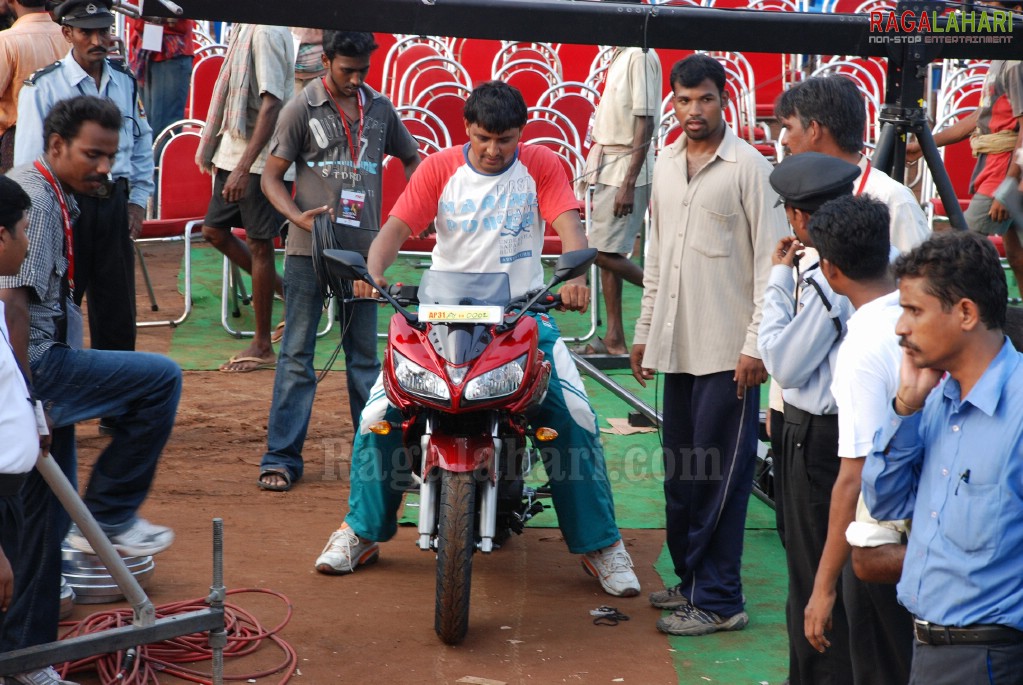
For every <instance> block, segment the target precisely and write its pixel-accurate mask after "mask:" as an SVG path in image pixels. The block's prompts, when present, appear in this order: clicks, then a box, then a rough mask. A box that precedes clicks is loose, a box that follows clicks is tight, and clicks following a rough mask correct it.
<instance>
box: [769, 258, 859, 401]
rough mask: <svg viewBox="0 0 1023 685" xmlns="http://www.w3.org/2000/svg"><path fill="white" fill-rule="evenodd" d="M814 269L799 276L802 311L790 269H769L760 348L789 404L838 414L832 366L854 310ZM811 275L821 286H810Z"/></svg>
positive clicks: (778, 266) (785, 267) (783, 267)
mask: <svg viewBox="0 0 1023 685" xmlns="http://www.w3.org/2000/svg"><path fill="white" fill-rule="evenodd" d="M815 267H816V265H814V266H812V267H810V268H808V269H806V270H805V271H803V272H802V273H801V274H800V280H799V304H798V311H797V310H796V307H797V304H796V298H795V294H794V281H793V279H792V269H791V267H787V266H785V265H783V264H776V265H775V266H773V267H771V274H770V276H769V277H768V280H767V287H766V288H764V305H763V316H762V318H761V320H760V330H759V333H758V337H757V348H758V349H759V350H760V355H761V357H762V358H763V360H764V366H765V367H767V371H768V373H770V374H771V377H772V378H774V380H775V381H776V382H777V383H778V384H779V385H780V386H781V387H782V396H783V397H784V399H785V401H786V402H788V403H789V404H791V405H792V406H794V407H796V408H798V409H802V410H803V411H805V412H809V413H811V414H817V415H825V414H835V413H837V412H838V405H837V404H836V403H835V398H834V396H833V395H832V394H831V377H832V372H831V370H832V369H833V368H834V366H835V358H836V357H837V355H838V347H839V342H841V340H842V338H843V337H844V336H845V324H846V321H848V320H849V316H850V315H851V314H852V312H853V308H852V304H850V303H849V300H848V299H846V298H845V297H842V296H841V295H838V294H837V293H835V291H834V290H832V289H831V286H830V285H828V281H827V279H825V278H824V276H823V275H822V274H821V272H820V270H819V269H817V268H815ZM811 279H812V280H813V281H815V282H816V283H817V285H818V286H819V288H820V290H818V289H817V288H815V287H814V286H813V285H810V283H809V281H810V280H811ZM822 295H823V296H824V297H826V298H827V300H828V305H830V309H828V306H826V305H825V304H824V301H823V300H822V299H821V298H822ZM836 323H837V326H836ZM839 329H841V333H839Z"/></svg>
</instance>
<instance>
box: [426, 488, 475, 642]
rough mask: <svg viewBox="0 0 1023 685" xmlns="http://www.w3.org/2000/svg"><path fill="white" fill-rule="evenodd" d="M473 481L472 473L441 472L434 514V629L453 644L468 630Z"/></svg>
mask: <svg viewBox="0 0 1023 685" xmlns="http://www.w3.org/2000/svg"><path fill="white" fill-rule="evenodd" d="M475 510H476V482H475V479H474V478H473V474H472V473H454V472H452V471H442V472H441V488H440V511H439V512H438V517H437V528H438V531H437V604H436V610H435V616H434V625H433V627H434V630H436V631H437V635H438V636H440V639H441V640H442V641H444V642H445V643H446V644H449V645H456V644H458V643H460V642H461V641H462V640H463V639H465V634H466V632H467V631H468V630H469V591H470V589H471V587H472V554H473V551H474V550H475V548H476V534H475V525H474V524H475V520H476V516H475Z"/></svg>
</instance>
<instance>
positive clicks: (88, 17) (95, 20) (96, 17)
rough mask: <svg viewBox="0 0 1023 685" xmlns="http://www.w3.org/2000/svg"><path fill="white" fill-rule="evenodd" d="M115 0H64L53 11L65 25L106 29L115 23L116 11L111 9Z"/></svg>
mask: <svg viewBox="0 0 1023 685" xmlns="http://www.w3.org/2000/svg"><path fill="white" fill-rule="evenodd" d="M111 7H113V0H64V2H62V3H61V4H60V5H58V6H57V8H56V9H55V10H54V11H53V14H54V16H55V17H56V18H57V20H58V21H59V22H60V23H61V24H63V25H64V26H77V27H78V28H80V29H105V28H108V27H110V26H113V24H114V13H113V12H111V11H110V8H111Z"/></svg>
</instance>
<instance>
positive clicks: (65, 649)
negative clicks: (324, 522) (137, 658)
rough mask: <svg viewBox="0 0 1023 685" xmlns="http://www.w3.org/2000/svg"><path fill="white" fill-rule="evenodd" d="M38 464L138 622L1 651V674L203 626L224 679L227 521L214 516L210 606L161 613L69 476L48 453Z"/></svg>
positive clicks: (217, 676)
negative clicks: (173, 613) (225, 537)
mask: <svg viewBox="0 0 1023 685" xmlns="http://www.w3.org/2000/svg"><path fill="white" fill-rule="evenodd" d="M36 468H37V469H38V470H39V473H40V474H41V475H42V476H43V478H44V479H45V480H46V482H47V484H48V485H49V486H50V489H52V490H53V492H54V494H55V495H56V496H57V499H58V500H60V503H61V504H62V505H64V508H65V509H66V510H67V512H68V514H70V515H71V520H73V521H74V522H75V523H76V524H78V527H79V529H81V531H82V533H83V534H84V535H85V537H86V539H87V540H88V541H89V544H91V545H92V548H93V549H94V550H95V551H96V554H97V555H98V556H99V558H100V560H102V562H103V564H104V565H105V566H106V567H107V570H108V571H109V572H110V575H111V576H112V577H113V579H114V581H115V582H116V583H117V586H118V587H119V588H120V590H121V592H123V593H124V596H125V598H126V599H127V601H128V602H129V603H130V604H131V606H132V610H133V612H134V621H133V625H131V626H125V627H123V628H114V629H111V630H107V631H103V632H101V633H96V634H94V635H82V636H79V637H75V638H71V639H68V640H60V641H58V642H50V643H47V644H42V645H33V646H32V647H26V648H24V649H18V650H15V651H12V652H6V653H4V654H0V675H9V674H12V673H23V672H25V671H34V670H37V669H40V668H45V667H47V666H51V665H53V664H59V663H63V662H65V661H77V660H79V659H84V658H86V657H89V656H92V655H94V654H109V653H111V652H116V651H118V650H122V649H129V648H133V647H137V646H138V645H144V644H149V643H152V642H160V641H162V640H168V639H171V638H174V637H181V636H183V635H190V634H192V633H198V632H203V631H209V633H210V647H211V648H212V650H213V682H214V683H215V684H216V685H222V684H223V682H224V646H225V644H226V642H227V637H226V632H225V628H224V597H225V595H226V590H225V588H224V573H223V568H224V544H223V536H224V522H223V519H219V518H215V519H213V585H212V586H211V588H210V594H209V597H208V600H207V601H208V603H209V609H206V610H203V611H193V612H190V613H187V614H179V615H176V616H169V617H167V618H160V619H158V618H156V611H155V609H154V608H153V604H152V602H150V601H149V597H147V596H146V593H145V592H144V591H143V590H142V588H141V587H140V586H139V584H138V581H137V580H136V579H135V576H133V575H132V574H131V572H130V571H128V568H127V567H126V566H125V565H124V560H123V559H121V556H120V555H119V554H118V553H117V551H116V550H115V549H114V546H113V545H112V544H111V543H110V540H109V539H108V538H107V536H106V534H104V533H103V531H102V530H101V529H100V527H99V524H98V523H96V519H94V518H93V517H92V514H91V513H90V512H89V510H88V509H87V508H86V507H85V503H84V502H82V500H81V498H80V497H79V496H78V492H77V491H76V490H75V489H74V488H73V487H72V486H71V483H69V482H68V479H67V477H66V476H65V475H64V473H63V472H62V471H61V470H60V468H59V467H58V466H57V464H56V463H55V462H54V461H53V459H51V458H50V456H49V455H48V454H46V453H40V455H39V459H38V461H37V462H36Z"/></svg>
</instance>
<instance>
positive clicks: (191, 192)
mask: <svg viewBox="0 0 1023 685" xmlns="http://www.w3.org/2000/svg"><path fill="white" fill-rule="evenodd" d="M199 135H200V133H199V132H198V131H195V132H192V131H188V132H185V133H181V134H179V135H177V136H175V137H174V138H171V139H170V140H169V141H168V142H167V144H166V145H165V146H164V148H163V151H162V152H161V155H160V173H159V177H158V178H157V182H158V183H159V188H158V192H159V195H158V197H159V206H158V208H157V211H158V215H157V217H156V218H157V219H194V218H197V217H203V216H205V215H206V210H207V209H208V208H209V204H210V196H211V195H212V194H213V183H212V180H211V179H210V177H209V176H207V175H206V174H204V173H202V172H201V171H199V167H197V166H196V164H195V152H196V150H197V149H198V148H199Z"/></svg>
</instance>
